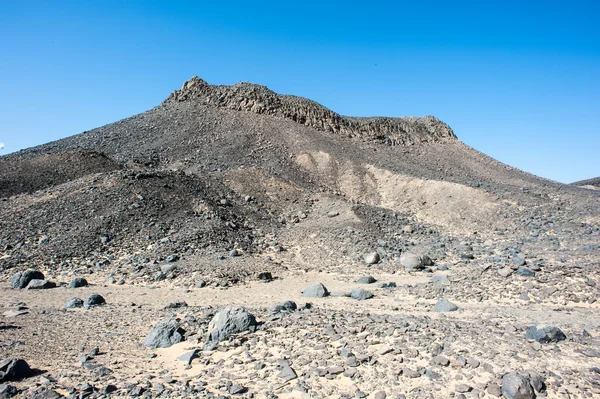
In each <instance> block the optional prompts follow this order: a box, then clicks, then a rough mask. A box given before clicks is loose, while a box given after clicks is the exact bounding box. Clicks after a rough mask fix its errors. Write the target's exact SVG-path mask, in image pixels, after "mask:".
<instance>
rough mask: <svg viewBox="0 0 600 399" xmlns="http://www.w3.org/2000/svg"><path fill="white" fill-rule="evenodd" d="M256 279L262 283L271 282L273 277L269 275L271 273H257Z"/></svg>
mask: <svg viewBox="0 0 600 399" xmlns="http://www.w3.org/2000/svg"><path fill="white" fill-rule="evenodd" d="M256 278H257V279H259V280H262V281H271V280H273V275H272V274H271V272H261V273H258V275H257V276H256Z"/></svg>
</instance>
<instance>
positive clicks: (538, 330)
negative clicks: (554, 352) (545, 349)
mask: <svg viewBox="0 0 600 399" xmlns="http://www.w3.org/2000/svg"><path fill="white" fill-rule="evenodd" d="M525 338H527V339H532V340H535V341H537V342H539V343H541V344H547V343H551V342H560V341H564V340H565V339H567V337H566V336H565V334H564V333H563V332H562V331H561V330H560V329H559V328H558V327H553V326H546V325H538V326H532V327H529V328H528V329H527V333H526V334H525Z"/></svg>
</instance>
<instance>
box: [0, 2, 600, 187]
mask: <svg viewBox="0 0 600 399" xmlns="http://www.w3.org/2000/svg"><path fill="white" fill-rule="evenodd" d="M599 20H600V2H596V1H569V2H567V1H552V0H546V1H511V0H505V1H491V0H490V1H483V0H482V1H451V2H450V1H418V2H417V1H406V2H404V1H377V0H373V1H369V2H352V1H343V2H342V1H339V2H338V1H330V2H324V1H323V2H317V1H310V0H308V1H302V2H281V1H277V2H269V1H263V2H249V1H243V2H238V1H228V2H216V1H187V2H186V1H150V0H147V1H111V0H103V1H93V2H92V1H68V0H61V1H58V0H57V1H47V0H46V1H27V0H19V1H0V51H1V52H0V54H2V55H1V57H0V143H4V146H5V148H4V149H0V154H3V153H8V152H12V151H16V150H18V149H21V148H26V147H29V146H33V145H37V144H41V143H45V142H48V141H51V140H55V139H58V138H62V137H66V136H70V135H73V134H77V133H80V132H82V131H85V130H89V129H92V128H94V127H98V126H101V125H104V124H107V123H110V122H114V121H116V120H119V119H122V118H125V117H128V116H131V115H133V114H136V113H139V112H143V111H145V110H147V109H150V108H152V107H153V106H155V105H158V104H159V103H160V102H161V101H162V100H163V99H165V98H166V97H167V96H168V94H169V93H170V92H171V91H173V90H174V89H177V88H180V87H181V85H182V83H183V82H184V81H185V80H187V79H189V78H190V77H191V76H193V75H198V76H200V77H201V78H203V79H204V80H206V81H208V82H209V83H212V84H233V83H235V82H238V81H251V82H254V83H259V84H263V85H266V86H268V87H269V88H271V89H273V90H275V91H277V92H280V93H285V94H295V95H300V96H304V97H308V98H310V99H313V100H315V101H317V102H319V103H321V104H323V105H325V106H327V107H329V108H331V109H333V110H334V111H336V112H339V113H341V114H345V115H353V116H373V115H375V116H404V115H407V116H410V115H414V116H422V115H428V114H429V115H435V116H437V117H439V118H440V119H442V120H444V121H445V122H447V123H448V124H449V125H450V126H451V127H452V128H453V129H454V131H455V133H456V134H457V135H458V137H459V138H460V139H461V140H462V141H463V142H465V143H466V144H468V145H470V146H472V147H474V148H476V149H478V150H480V151H482V152H484V153H486V154H488V155H491V156H492V157H494V158H496V159H498V160H500V161H502V162H505V163H507V164H510V165H512V166H516V167H518V168H520V169H523V170H526V171H528V172H531V173H534V174H537V175H540V176H543V177H547V178H550V179H553V180H557V181H561V182H571V181H575V180H580V179H584V178H589V177H595V176H600V156H598V152H599V150H600V128H599V126H600V94H599V93H600V73H599V72H600V29H598V27H597V23H598V21H599ZM1 146H2V145H1V144H0V147H1Z"/></svg>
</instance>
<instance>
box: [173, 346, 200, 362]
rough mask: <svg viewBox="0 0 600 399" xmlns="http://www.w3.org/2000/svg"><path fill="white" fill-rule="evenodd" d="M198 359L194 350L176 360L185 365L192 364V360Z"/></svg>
mask: <svg viewBox="0 0 600 399" xmlns="http://www.w3.org/2000/svg"><path fill="white" fill-rule="evenodd" d="M197 358H198V350H197V349H194V350H192V351H189V352H186V353H184V354H183V355H181V356H179V357H178V358H177V360H181V361H182V362H185V363H186V364H187V365H190V364H192V360H194V359H197Z"/></svg>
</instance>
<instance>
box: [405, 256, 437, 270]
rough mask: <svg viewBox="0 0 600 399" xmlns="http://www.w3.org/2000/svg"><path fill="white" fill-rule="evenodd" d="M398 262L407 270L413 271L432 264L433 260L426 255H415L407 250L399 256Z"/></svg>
mask: <svg viewBox="0 0 600 399" xmlns="http://www.w3.org/2000/svg"><path fill="white" fill-rule="evenodd" d="M400 264H401V265H402V266H404V268H405V269H406V270H407V271H414V270H421V269H423V268H424V267H425V266H432V265H433V261H432V260H431V258H430V257H429V256H427V255H416V254H412V253H410V252H407V253H405V254H402V256H400Z"/></svg>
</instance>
